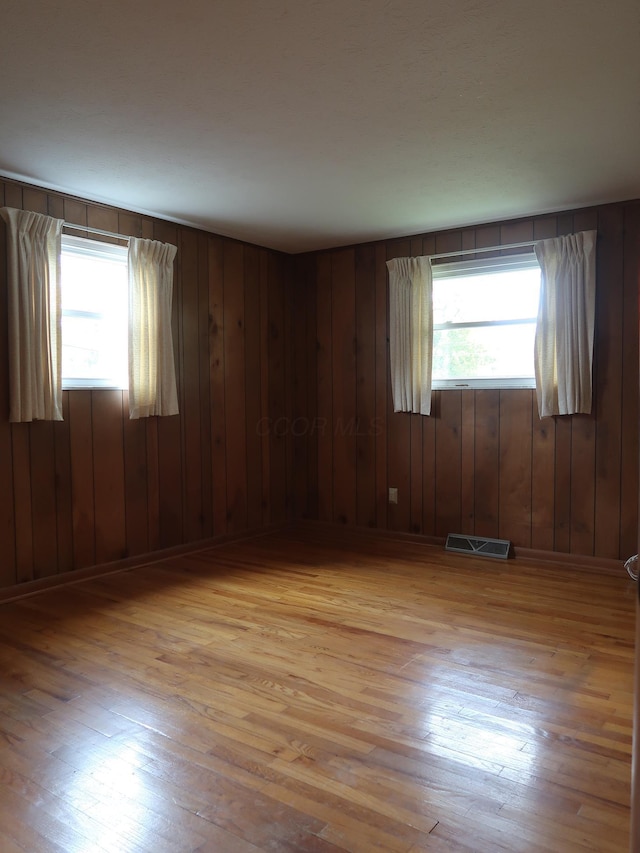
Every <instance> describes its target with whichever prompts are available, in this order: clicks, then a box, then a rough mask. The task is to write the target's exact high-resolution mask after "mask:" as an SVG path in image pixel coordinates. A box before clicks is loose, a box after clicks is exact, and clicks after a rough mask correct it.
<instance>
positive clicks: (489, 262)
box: [431, 251, 540, 391]
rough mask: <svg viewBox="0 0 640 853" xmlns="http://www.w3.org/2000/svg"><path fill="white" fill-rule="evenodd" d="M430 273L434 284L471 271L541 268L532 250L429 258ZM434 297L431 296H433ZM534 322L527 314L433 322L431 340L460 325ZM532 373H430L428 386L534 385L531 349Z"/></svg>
mask: <svg viewBox="0 0 640 853" xmlns="http://www.w3.org/2000/svg"><path fill="white" fill-rule="evenodd" d="M431 267H432V277H433V282H434V284H435V282H436V281H446V280H447V279H454V278H456V279H457V278H463V277H467V276H472V275H478V274H482V273H484V274H486V275H490V274H491V273H494V272H508V271H511V272H516V271H521V270H522V271H525V270H530V269H540V265H539V263H538V260H537V258H536V255H535V252H533V251H531V252H518V253H517V254H510V255H500V256H496V257H484V258H477V257H474V258H472V259H470V260H453V261H446V262H438V261H437V260H435V261H432V264H431ZM432 298H433V297H432ZM536 322H537V316H534V317H527V318H515V319H507V320H478V321H465V322H461V323H434V324H433V333H434V343H435V335H436V332H438V331H440V330H445V329H446V330H454V329H462V328H491V327H505V326H509V327H514V326H518V325H527V326H530V325H532V324H533V325H534V327H535V324H536ZM531 368H532V375H531V376H508V377H506V376H503V377H484V378H469V377H455V378H451V379H435V378H434V377H433V376H432V380H431V388H432V390H433V391H447V390H474V389H491V390H504V389H517V388H527V389H532V388H535V387H536V380H535V368H534V360H533V352H532V353H531Z"/></svg>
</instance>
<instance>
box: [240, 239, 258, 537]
mask: <svg viewBox="0 0 640 853" xmlns="http://www.w3.org/2000/svg"><path fill="white" fill-rule="evenodd" d="M244 334H245V378H244V381H245V388H246V393H245V437H246V471H247V527H248V528H249V529H250V530H257V529H258V528H260V527H261V526H262V437H261V434H260V433H261V422H260V419H261V408H260V252H259V250H258V249H256V248H255V247H254V246H245V249H244Z"/></svg>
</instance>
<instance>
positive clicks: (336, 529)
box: [295, 519, 624, 576]
mask: <svg viewBox="0 0 640 853" xmlns="http://www.w3.org/2000/svg"><path fill="white" fill-rule="evenodd" d="M295 524H296V526H300V527H306V528H310V529H313V528H323V529H325V530H326V531H327V533H328V534H329V533H332V534H333V536H334V537H339V535H340V532H342V533H343V534H344V535H345V536H348V535H349V534H351V535H353V534H358V535H360V536H366V537H369V538H371V539H387V540H389V539H391V540H393V539H395V540H398V541H400V542H413V543H414V544H416V545H424V546H425V547H435V548H439V549H440V550H442V549H443V548H444V546H445V541H446V539H445V537H438V536H423V535H421V534H419V533H404V532H402V531H397V530H380V529H378V528H375V527H358V526H353V527H351V526H345V525H343V524H334V523H332V522H328V521H314V520H311V519H304V520H300V521H296V522H295ZM483 559H486V558H483ZM509 559H510V560H512V561H518V562H537V563H544V564H545V565H557V566H564V567H565V568H568V569H573V570H577V571H581V572H584V571H590V572H597V573H599V574H607V575H618V576H619V575H620V574H621V573H624V561H623V560H614V559H611V558H607V557H594V556H589V555H583V554H565V553H562V552H560V551H542V550H537V549H534V548H521V547H517V548H516V547H513V548H512V555H511V556H510V558H509Z"/></svg>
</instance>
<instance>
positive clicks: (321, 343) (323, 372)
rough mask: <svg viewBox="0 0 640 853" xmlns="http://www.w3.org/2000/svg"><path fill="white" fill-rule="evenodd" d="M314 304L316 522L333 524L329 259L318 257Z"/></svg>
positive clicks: (327, 256) (329, 257)
mask: <svg viewBox="0 0 640 853" xmlns="http://www.w3.org/2000/svg"><path fill="white" fill-rule="evenodd" d="M317 277H318V286H317V288H316V290H315V291H314V295H315V297H316V299H317V302H316V322H317V328H316V337H317V359H316V361H317V375H318V378H317V395H318V429H317V435H316V440H317V444H318V454H317V455H318V518H319V519H320V521H333V386H332V380H333V367H332V365H333V361H332V353H333V349H332V332H331V317H332V312H331V294H332V273H331V255H328V254H326V255H320V256H319V258H318V268H317Z"/></svg>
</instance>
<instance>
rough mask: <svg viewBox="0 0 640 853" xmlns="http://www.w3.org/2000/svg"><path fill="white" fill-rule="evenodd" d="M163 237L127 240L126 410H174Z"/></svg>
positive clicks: (169, 263)
mask: <svg viewBox="0 0 640 853" xmlns="http://www.w3.org/2000/svg"><path fill="white" fill-rule="evenodd" d="M177 251H178V250H177V249H176V247H175V246H171V245H170V244H168V243H159V242H157V241H155V240H142V239H138V238H136V237H132V238H131V239H130V240H129V256H128V266H129V415H130V417H131V418H146V417H149V416H150V415H177V414H178V395H177V391H176V371H175V364H174V355H173V336H172V334H171V299H172V295H173V261H174V258H175V256H176V252H177Z"/></svg>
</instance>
